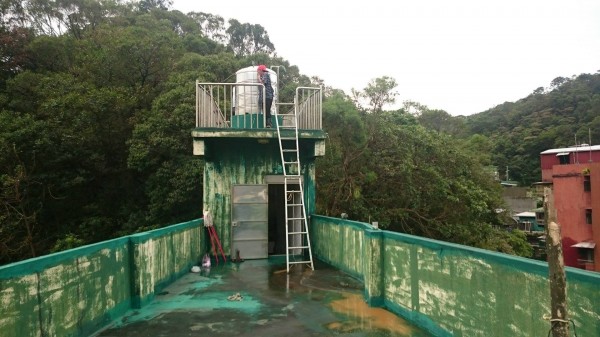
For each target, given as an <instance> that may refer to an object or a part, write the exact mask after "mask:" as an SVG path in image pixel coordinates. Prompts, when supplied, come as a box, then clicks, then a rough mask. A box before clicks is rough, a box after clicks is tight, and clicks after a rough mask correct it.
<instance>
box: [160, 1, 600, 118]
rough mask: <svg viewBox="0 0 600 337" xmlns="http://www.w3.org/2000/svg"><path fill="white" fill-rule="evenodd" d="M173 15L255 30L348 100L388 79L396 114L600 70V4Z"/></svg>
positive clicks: (229, 4) (252, 6) (216, 9)
mask: <svg viewBox="0 0 600 337" xmlns="http://www.w3.org/2000/svg"><path fill="white" fill-rule="evenodd" d="M172 8H173V9H177V10H180V11H182V12H184V13H188V12H190V11H196V12H205V13H210V14H214V15H220V16H222V17H223V18H224V19H225V21H226V22H227V20H229V19H236V20H238V21H240V22H241V23H246V22H247V23H251V24H259V25H261V26H263V27H264V28H265V30H266V31H267V32H268V34H269V37H270V39H271V42H273V44H274V45H275V49H276V51H277V54H278V55H279V56H280V57H283V58H284V59H286V60H288V61H289V62H290V64H292V65H296V66H298V67H299V68H300V72H301V73H302V74H304V75H308V76H318V77H320V78H321V79H323V80H324V81H325V83H326V85H330V86H333V87H334V88H339V89H343V90H344V91H346V92H347V93H348V94H349V93H350V89H351V88H355V89H359V90H362V89H363V88H365V87H366V86H367V84H368V83H369V81H370V80H372V79H374V78H377V77H382V76H390V77H393V78H394V79H395V80H396V81H397V82H398V87H397V88H396V90H397V91H398V92H399V94H400V95H399V96H398V98H397V101H398V104H397V105H396V106H394V107H397V106H399V105H400V103H401V102H402V101H405V100H412V101H416V102H419V103H421V104H424V105H427V106H428V107H429V108H432V109H442V110H445V111H447V112H448V113H450V114H452V115H455V116H456V115H470V114H473V113H478V112H481V111H484V110H487V109H489V108H492V107H494V106H496V105H498V104H501V103H504V102H506V101H516V100H518V99H520V98H524V97H525V96H527V95H528V94H530V93H531V92H533V91H534V90H535V89H536V88H538V87H548V86H549V84H550V82H551V81H552V80H553V79H554V78H556V77H558V76H563V77H570V76H572V75H579V74H581V73H592V74H593V73H596V72H597V71H598V70H600V1H599V0H560V1H558V0H502V1H481V0H453V1H445V0H414V1H406V0H396V1H393V0H362V1H349V0H346V1H327V0H320V1H315V0H302V1H284V0H280V1H270V0H269V1H239V0H226V1H222V0H211V1H198V0H174V3H173V6H172ZM267 66H269V65H267ZM387 108H392V107H389V106H388V107H387Z"/></svg>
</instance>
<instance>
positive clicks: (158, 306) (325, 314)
mask: <svg viewBox="0 0 600 337" xmlns="http://www.w3.org/2000/svg"><path fill="white" fill-rule="evenodd" d="M362 289H363V285H362V283H361V282H359V281H357V280H356V279H354V278H353V277H351V276H349V275H347V274H345V273H343V272H341V271H339V270H337V269H335V268H333V267H330V266H329V265H327V264H324V263H320V262H318V261H316V263H315V270H314V271H313V270H311V269H310V268H308V267H305V266H301V265H294V267H293V268H292V269H291V270H290V273H289V274H288V273H286V268H285V257H283V258H279V257H276V258H270V259H264V260H247V261H245V262H242V263H231V262H228V263H226V264H223V263H221V264H220V265H219V266H215V265H214V263H213V267H212V268H211V269H210V270H207V269H204V270H202V271H201V272H200V273H188V274H186V275H184V276H183V277H181V278H180V279H178V280H177V281H176V282H174V283H173V284H171V285H170V286H168V287H167V288H166V289H165V290H164V291H163V292H162V293H160V294H158V295H157V296H156V299H155V300H154V301H153V302H151V303H150V304H148V305H146V306H145V307H143V308H142V309H139V310H135V311H131V312H129V313H128V314H126V315H125V316H124V317H123V318H122V319H121V320H119V321H117V322H114V324H113V325H112V326H111V327H110V328H108V329H106V330H104V331H102V332H100V333H99V334H97V335H96V336H102V337H116V336H119V337H133V336H144V337H150V336H152V337H161V336H169V337H179V336H253V337H260V336H294V337H301V336H356V337H359V336H373V337H379V336H388V337H396V336H412V337H425V336H431V335H430V334H427V333H426V332H424V331H422V330H420V329H419V328H417V327H415V326H413V325H411V324H410V323H409V322H407V321H405V320H404V319H402V318H400V317H398V316H396V315H394V314H393V313H391V312H389V311H386V310H385V309H382V308H370V307H369V306H368V305H367V304H366V303H365V301H364V299H363V290H362Z"/></svg>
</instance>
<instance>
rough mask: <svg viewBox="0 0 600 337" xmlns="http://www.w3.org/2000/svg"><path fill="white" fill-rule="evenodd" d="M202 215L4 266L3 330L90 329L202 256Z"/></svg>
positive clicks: (52, 332) (24, 335)
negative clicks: (152, 229)
mask: <svg viewBox="0 0 600 337" xmlns="http://www.w3.org/2000/svg"><path fill="white" fill-rule="evenodd" d="M202 229H203V226H202V220H195V221H190V222H186V223H182V224H177V225H173V226H169V227H165V228H161V229H158V230H155V231H151V232H146V233H140V234H136V235H131V236H126V237H122V238H119V239H115V240H110V241H105V242H100V243H97V244H93V245H89V246H84V247H80V248H76V249H71V250H67V251H63V252H59V253H55V254H51V255H46V256H42V257H39V258H35V259H30V260H26V261H21V262H18V263H13V264H9V265H6V266H2V267H0V336H2V337H29V336H40V337H45V336H61V337H63V336H64V337H69V336H73V337H78V336H89V335H91V334H92V333H94V332H96V331H98V330H99V329H101V328H102V327H104V326H106V325H107V324H109V323H110V322H112V321H113V320H114V319H116V318H118V317H120V316H121V315H123V314H124V313H125V312H126V311H127V310H128V309H130V308H132V307H133V308H138V307H139V306H140V305H143V304H145V303H147V301H149V300H150V299H152V298H153V296H154V293H156V292H158V291H160V290H161V289H162V288H163V287H164V286H166V285H167V284H168V283H169V282H171V281H172V280H174V279H175V278H176V277H177V276H179V275H180V274H181V273H184V272H187V271H188V269H189V267H190V266H191V265H193V264H195V263H196V262H197V261H198V259H199V257H200V253H201V252H200V246H201V241H202V240H204V237H203V233H204V231H202Z"/></svg>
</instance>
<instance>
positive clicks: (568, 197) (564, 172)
mask: <svg viewBox="0 0 600 337" xmlns="http://www.w3.org/2000/svg"><path fill="white" fill-rule="evenodd" d="M540 156H541V158H540V160H541V168H542V181H543V182H545V183H552V188H553V192H554V208H555V209H556V215H557V220H558V223H559V225H560V226H561V235H562V245H563V253H564V260H565V265H567V266H571V267H577V268H582V269H587V270H594V271H598V272H600V145H594V146H578V147H570V148H561V149H551V150H546V151H544V152H542V153H541V154H540Z"/></svg>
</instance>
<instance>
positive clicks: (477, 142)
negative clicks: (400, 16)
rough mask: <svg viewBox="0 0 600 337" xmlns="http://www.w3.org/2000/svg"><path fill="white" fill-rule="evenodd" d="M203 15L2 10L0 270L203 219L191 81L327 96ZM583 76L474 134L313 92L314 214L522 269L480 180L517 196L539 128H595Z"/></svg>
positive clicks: (452, 124)
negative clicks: (318, 130) (457, 247)
mask: <svg viewBox="0 0 600 337" xmlns="http://www.w3.org/2000/svg"><path fill="white" fill-rule="evenodd" d="M201 7H202V5H201V4H198V9H199V11H198V12H193V13H187V14H184V13H180V12H178V11H173V10H169V9H168V3H167V2H163V1H161V0H153V1H141V2H133V3H131V2H120V1H112V0H104V1H97V2H94V1H70V2H55V1H50V0H40V1H36V2H24V1H14V2H4V3H2V4H0V10H1V11H2V22H1V27H0V41H1V43H0V188H1V191H0V210H1V213H0V221H1V227H0V263H7V262H11V261H17V260H21V259H24V258H29V257H32V256H38V255H42V254H46V253H48V252H51V251H58V250H61V249H66V248H70V247H75V246H78V245H83V244H87V243H92V242H97V241H100V240H105V239H109V238H113V237H117V236H121V235H124V234H128V233H132V232H136V231H141V230H146V229H150V228H156V227H160V226H163V225H167V224H171V223H174V222H177V221H184V220H189V219H193V218H198V217H200V216H201V213H202V200H201V198H202V172H203V163H202V161H201V160H199V159H198V158H196V157H194V156H192V145H191V144H192V142H191V133H190V131H191V129H192V128H193V127H194V122H195V119H194V111H195V109H194V102H195V98H194V94H195V91H194V83H195V81H196V80H200V81H204V82H226V81H232V80H233V78H234V76H235V75H234V74H235V71H236V70H238V69H240V68H243V67H247V66H249V65H253V64H259V63H264V64H267V65H268V66H269V67H273V66H282V67H281V68H282V69H283V70H284V71H282V72H281V73H280V78H279V86H280V93H281V101H284V102H290V101H292V97H293V94H294V89H295V88H296V87H297V86H315V85H325V83H323V81H321V80H320V79H319V78H308V77H307V76H304V75H302V74H301V73H300V71H299V69H298V67H297V66H294V65H291V64H289V62H288V61H286V60H285V59H283V58H281V57H280V56H277V54H276V49H275V46H274V45H273V43H272V42H271V41H270V40H269V35H268V33H267V31H266V30H265V29H264V28H263V27H262V26H261V25H259V24H254V23H240V22H238V21H237V20H234V19H232V20H229V21H228V22H225V21H224V20H223V18H221V17H220V16H218V15H213V14H207V13H202V12H201ZM586 76H588V85H587V88H590V89H589V90H588V91H586V90H584V89H582V88H583V87H586V86H585V85H583V84H582V83H583V82H581V81H583V79H580V78H577V79H565V80H564V81H562V82H561V83H557V85H556V87H555V88H552V90H550V89H549V90H547V91H548V92H546V90H544V89H541V91H539V92H537V91H536V93H534V94H532V95H531V96H529V97H528V98H526V99H524V100H522V101H519V102H516V103H505V104H503V105H501V106H498V107H495V108H494V109H492V110H490V111H487V112H485V113H482V114H479V115H476V116H470V117H452V116H449V115H448V114H447V113H445V112H444V111H442V110H430V109H428V108H427V107H426V106H425V105H422V104H419V103H415V102H406V103H405V105H404V107H403V108H402V109H399V110H397V111H386V110H385V109H384V107H385V106H386V105H387V104H388V103H392V102H394V101H395V99H396V96H397V93H396V92H395V91H394V88H395V81H394V79H392V78H388V77H382V78H378V79H373V81H372V82H370V83H367V84H366V86H365V88H364V89H362V90H356V91H355V92H353V93H352V97H350V96H347V95H346V94H344V93H343V92H341V91H339V90H337V89H335V88H331V87H327V86H325V89H326V90H325V98H324V102H323V114H324V117H323V122H324V129H325V131H326V132H327V133H328V138H327V150H326V152H327V154H326V156H325V157H323V158H321V159H319V161H318V163H317V202H318V205H317V207H318V212H319V213H320V214H326V215H332V216H339V215H340V214H341V213H347V214H348V215H349V218H350V219H353V220H359V221H378V222H379V223H380V225H381V226H383V227H386V228H388V229H390V230H396V231H402V232H407V233H412V234H416V235H423V236H427V237H430V238H435V239H441V240H446V241H452V242H456V243H461V244H467V245H472V246H476V247H481V248H486V249H491V250H497V251H502V252H507V253H512V254H519V255H523V256H528V255H529V254H531V249H530V247H529V246H528V245H527V244H526V242H525V240H524V236H523V235H522V234H520V233H519V232H507V231H504V230H502V229H499V228H500V226H501V225H502V224H503V223H504V221H505V219H503V218H502V216H503V214H502V213H497V212H496V210H497V209H501V208H503V207H504V205H503V204H502V199H501V197H500V187H499V185H498V184H497V182H494V181H493V179H492V177H491V175H490V174H488V173H486V172H487V171H486V170H484V168H483V167H484V166H486V165H497V166H502V165H505V163H506V165H510V167H511V172H520V173H519V174H520V179H521V180H523V181H524V182H526V181H527V180H526V179H525V177H528V175H531V176H532V177H534V176H535V172H533V171H528V166H527V165H529V164H526V162H525V161H523V160H521V163H520V165H522V169H521V170H520V171H518V168H517V166H516V165H517V164H516V163H512V162H513V161H514V160H515V159H518V158H519V156H521V157H523V158H537V155H538V154H539V151H541V150H543V149H541V150H539V148H541V147H542V146H545V143H544V144H543V143H542V140H541V139H548V142H549V140H552V141H554V142H555V144H556V142H558V140H557V138H556V137H553V135H556V134H557V133H558V132H560V133H561V135H562V136H564V138H562V139H564V140H565V141H566V142H567V143H568V140H569V139H570V137H571V135H566V134H563V133H567V131H570V130H562V131H551V129H552V128H550V127H548V126H546V124H545V123H546V122H545V121H546V120H552V121H554V120H556V125H558V126H557V127H562V126H563V122H565V123H566V121H567V118H575V119H574V120H570V122H568V123H569V124H568V127H569V128H573V127H575V124H576V123H579V119H577V118H581V119H582V120H583V119H584V115H585V116H588V117H590V116H592V119H589V118H588V117H585V118H587V119H586V123H588V124H590V125H596V126H597V125H598V124H599V123H600V120H598V117H595V116H599V115H600V114H599V113H598V97H597V90H598V86H597V85H596V86H595V87H594V86H593V83H594V82H598V78H597V75H586ZM592 87H594V88H595V89H594V90H596V91H595V92H596V94H595V95H596V96H594V95H591V94H590V92H591V90H592V89H591V88H592ZM569 88H571V89H569ZM578 88H579V89H578ZM561 91H564V93H563V94H561V96H557V97H564V98H561V99H558V98H554V97H555V95H558V92H561ZM586 95H587V96H590V97H589V98H586V101H585V102H587V103H585V104H587V105H585V106H587V108H584V103H583V102H584V100H583V98H582V96H585V97H587V96H586ZM594 97H595V98H594ZM527 102H529V103H527ZM541 102H549V103H552V104H554V105H553V109H557V110H556V114H558V112H560V113H561V114H563V115H557V116H555V111H554V110H552V111H546V110H545V108H544V109H540V108H538V107H541V106H542V105H543V104H542V103H541ZM580 102H581V103H580ZM538 103H539V104H538ZM544 104H545V103H544ZM517 106H518V107H519V108H513V107H517ZM526 107H527V108H526ZM594 107H596V108H594ZM594 109H595V110H594ZM575 111H578V112H577V116H578V117H574V115H575ZM594 111H595V113H594ZM533 114H538V116H540V117H539V118H538V117H534V116H533ZM530 116H531V117H530ZM542 117H543V118H542ZM594 118H595V119H594ZM525 119H531V124H532V128H531V130H533V125H535V130H536V131H535V132H534V131H526V130H530V128H528V127H526V126H527V121H525ZM538 119H539V120H538ZM588 119H589V122H587V120H588ZM489 120H494V121H493V122H491V123H489V122H488V121H489ZM560 120H563V121H562V122H561V121H560ZM511 123H512V124H511ZM594 123H595V124H594ZM587 127H588V126H587V125H586V126H584V125H580V127H579V128H578V129H577V131H578V132H581V133H583V132H584V131H585V130H587ZM519 128H521V129H519ZM597 129H598V128H597V127H596V132H598V131H597ZM515 130H517V131H515ZM585 132H587V131H585ZM509 133H510V136H509V135H508V134H509ZM542 135H543V137H542ZM519 137H530V138H528V139H529V140H528V141H529V143H527V144H526V145H523V142H522V141H517V140H518V139H517V138H519ZM578 137H579V134H578ZM582 137H583V136H582ZM538 138H539V140H538ZM578 139H579V138H578ZM552 146H554V145H552ZM521 147H522V148H521ZM519 151H520V152H519ZM536 151H537V152H536ZM503 160H504V161H503ZM536 160H537V159H536ZM509 162H510V164H508V163H509ZM532 166H533V165H532ZM515 174H516V173H515ZM533 180H535V179H533Z"/></svg>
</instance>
